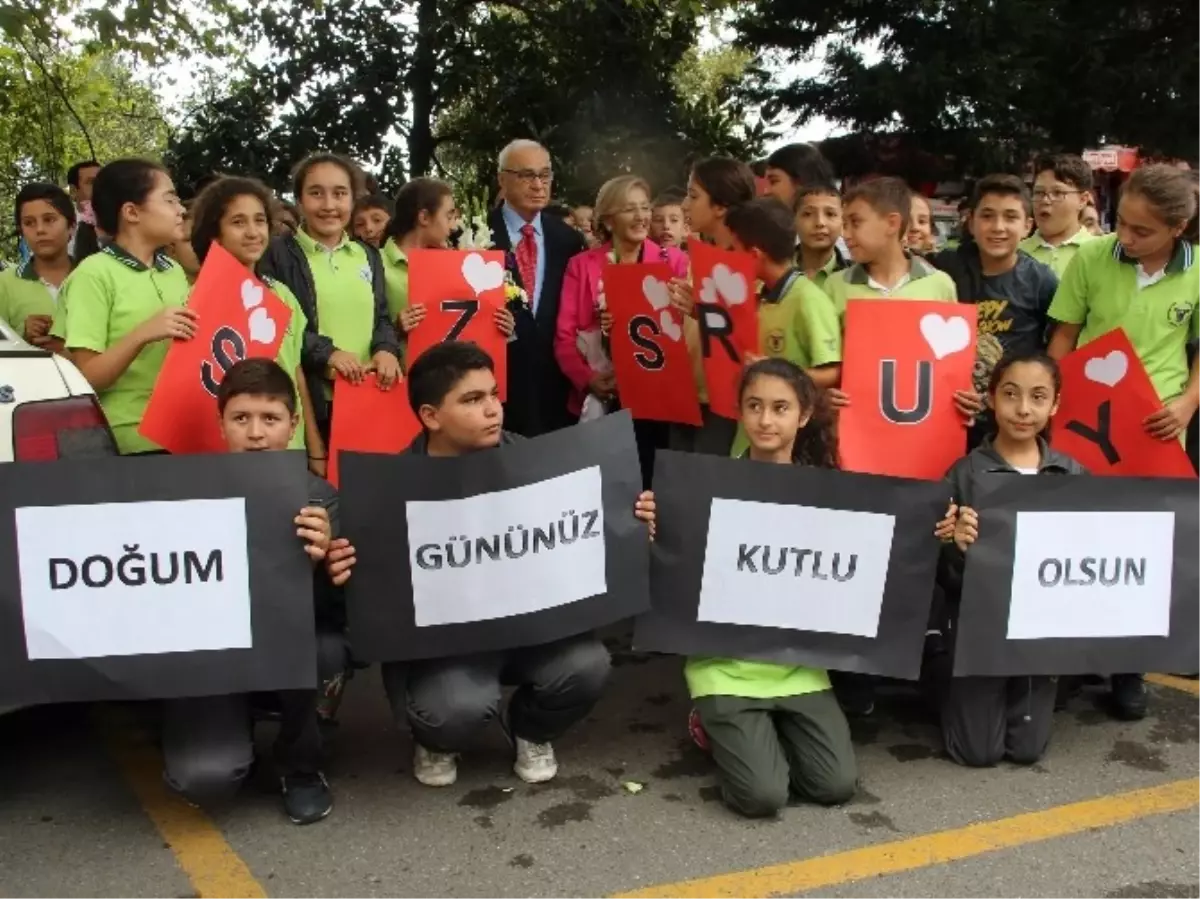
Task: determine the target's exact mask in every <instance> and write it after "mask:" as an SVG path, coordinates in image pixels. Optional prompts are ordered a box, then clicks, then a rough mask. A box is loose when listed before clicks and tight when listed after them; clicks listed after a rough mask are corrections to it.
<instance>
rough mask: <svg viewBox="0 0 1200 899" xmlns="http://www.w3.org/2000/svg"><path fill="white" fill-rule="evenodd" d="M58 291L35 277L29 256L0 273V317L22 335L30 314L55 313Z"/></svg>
mask: <svg viewBox="0 0 1200 899" xmlns="http://www.w3.org/2000/svg"><path fill="white" fill-rule="evenodd" d="M60 292H61V288H59V289H55V288H53V287H51V286H50V285H49V284H47V283H46V282H45V281H43V280H42V279H41V278H39V277H38V274H37V272H36V271H34V268H33V258H32V257H30V258H29V259H27V260H25V261H24V262H22V263H21V264H20V265H18V266H14V267H12V268H7V269H5V270H4V271H3V273H0V318H2V319H4V320H5V321H6V322H8V323H9V325H10V326H11V327H12V329H13V330H14V331H16V332H17V333H18V334H20V335H22V336H24V334H25V319H27V318H29V316H31V315H50V316H53V315H54V314H55V312H56V311H57V309H58V294H59V293H60Z"/></svg>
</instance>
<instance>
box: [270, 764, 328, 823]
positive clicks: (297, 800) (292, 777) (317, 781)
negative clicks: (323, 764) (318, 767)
mask: <svg viewBox="0 0 1200 899" xmlns="http://www.w3.org/2000/svg"><path fill="white" fill-rule="evenodd" d="M281 780H282V781H283V810H284V811H285V812H287V816H288V817H289V818H290V819H291V820H292V823H293V824H312V823H313V822H315V821H320V820H321V819H322V818H324V817H326V816H327V815H328V814H329V813H330V812H331V811H333V793H332V791H331V790H330V789H329V783H328V782H327V781H326V780H325V775H324V774H321V773H320V772H319V771H318V772H317V773H316V774H288V775H286V776H285V777H283V778H281Z"/></svg>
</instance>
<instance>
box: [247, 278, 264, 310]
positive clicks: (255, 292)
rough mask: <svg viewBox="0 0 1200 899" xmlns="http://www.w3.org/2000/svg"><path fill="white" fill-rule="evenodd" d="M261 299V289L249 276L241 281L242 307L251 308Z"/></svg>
mask: <svg viewBox="0 0 1200 899" xmlns="http://www.w3.org/2000/svg"><path fill="white" fill-rule="evenodd" d="M262 301H263V289H262V287H261V286H260V285H258V284H255V283H254V282H253V281H251V280H250V279H249V278H247V279H246V280H245V281H243V282H242V308H243V309H253V308H254V307H255V306H257V305H259V304H260V303H262Z"/></svg>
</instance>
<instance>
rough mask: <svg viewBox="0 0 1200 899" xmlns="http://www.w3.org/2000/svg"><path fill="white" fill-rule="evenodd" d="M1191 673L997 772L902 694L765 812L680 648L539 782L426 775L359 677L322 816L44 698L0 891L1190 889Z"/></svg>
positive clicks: (593, 720) (489, 769) (631, 662)
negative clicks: (807, 787)
mask: <svg viewBox="0 0 1200 899" xmlns="http://www.w3.org/2000/svg"><path fill="white" fill-rule="evenodd" d="M1188 683H1189V682H1181V683H1178V684H1177V685H1176V686H1177V687H1181V688H1182V689H1176V688H1168V687H1164V686H1154V687H1153V688H1152V697H1151V712H1150V716H1149V717H1148V718H1147V719H1146V720H1145V721H1143V722H1140V723H1136V724H1124V723H1119V722H1115V721H1111V720H1109V718H1108V717H1107V715H1105V713H1104V711H1103V709H1102V707H1101V696H1100V694H1099V693H1098V692H1096V691H1093V690H1089V691H1086V692H1085V693H1084V694H1083V695H1082V696H1080V697H1078V698H1076V699H1075V700H1074V701H1073V702H1072V704H1071V706H1070V707H1069V708H1068V709H1067V710H1066V711H1064V712H1060V713H1059V714H1058V715H1057V717H1056V722H1055V733H1054V739H1053V743H1052V745H1051V748H1050V751H1049V753H1048V755H1047V756H1046V758H1045V759H1044V760H1043V761H1042V762H1041V763H1040V764H1037V765H1034V766H1031V767H1028V768H1021V767H1016V766H1012V765H1007V764H1005V765H1001V766H999V767H997V768H995V769H990V770H967V769H963V768H960V767H958V766H956V765H954V764H952V763H950V762H949V761H948V760H946V759H945V757H944V756H943V755H942V752H941V749H940V746H939V741H938V735H937V729H936V727H935V726H934V723H933V721H932V720H931V719H930V717H929V715H928V713H927V712H926V710H925V709H924V707H923V705H922V703H921V702H920V700H919V699H918V698H917V697H916V696H915V694H914V693H912V691H910V690H908V689H906V688H903V687H899V686H889V687H888V688H886V689H885V691H884V695H883V697H882V698H881V701H880V703H879V707H878V709H877V712H876V714H875V716H873V717H872V718H870V719H867V720H863V721H859V722H856V723H855V725H854V733H855V740H856V745H857V750H858V756H859V768H860V771H861V776H862V783H861V788H860V790H859V793H858V795H857V796H856V798H855V799H854V800H853V801H852V802H850V803H848V804H847V805H845V806H842V807H839V808H832V809H822V808H815V807H811V806H801V805H798V806H794V807H791V808H789V809H787V810H786V811H785V812H784V813H783V814H782V815H781V816H780V817H779V818H778V819H776V820H772V821H746V820H743V819H741V818H739V817H737V816H736V815H734V814H733V813H731V812H730V811H728V810H727V809H725V808H724V806H723V805H722V804H721V802H720V799H719V795H718V790H717V787H716V781H715V778H714V773H713V769H712V766H711V764H710V762H709V760H708V759H707V757H705V756H704V755H703V754H701V753H700V752H699V751H698V750H696V749H695V748H694V747H693V746H692V745H691V743H690V741H689V740H688V738H687V735H686V729H685V719H686V715H687V711H688V707H689V704H688V701H687V696H686V691H685V689H684V686H683V680H682V675H681V663H680V661H679V660H677V659H662V658H650V657H647V656H642V655H639V654H636V653H632V652H629V651H627V650H620V649H619V650H618V651H617V654H616V656H615V667H614V671H613V681H612V684H611V688H610V690H609V691H608V693H607V694H606V696H605V698H604V700H603V701H602V702H601V704H600V705H599V706H598V707H597V708H596V709H595V711H594V712H593V714H592V715H591V717H590V718H589V720H588V721H587V722H586V723H585V724H584V725H583V726H581V727H579V728H577V729H576V730H575V731H574V732H572V733H571V734H570V735H568V737H566V738H565V739H563V740H562V741H560V743H559V744H557V747H556V748H557V750H558V755H559V761H560V773H559V776H558V778H557V779H556V780H555V781H554V782H552V783H550V784H546V785H542V786H529V785H526V784H524V783H522V782H521V781H519V780H518V779H517V778H516V776H515V775H513V773H512V771H511V767H510V766H511V758H510V756H509V754H508V751H507V747H506V744H505V742H504V740H503V737H502V735H501V733H500V730H499V728H498V727H497V728H495V729H494V730H493V732H491V733H489V734H487V735H486V737H485V739H483V740H482V741H481V742H480V745H479V746H478V748H477V749H476V750H475V751H474V752H472V753H470V754H469V755H467V756H466V757H464V758H463V760H462V761H461V763H460V768H459V781H458V783H457V784H456V785H455V786H453V787H449V788H445V789H440V790H435V789H429V788H426V787H422V786H420V785H419V784H417V783H416V782H415V781H414V780H413V779H412V775H411V748H412V747H411V741H410V739H409V736H408V734H407V733H406V732H404V731H403V730H401V729H398V728H397V727H396V726H395V725H394V724H393V722H392V721H391V720H390V717H389V714H388V709H387V704H386V702H385V700H384V697H383V692H382V687H381V685H380V683H379V679H378V675H377V673H376V672H375V671H366V672H361V673H360V674H359V675H358V676H357V677H356V678H355V679H354V680H353V681H352V682H351V684H350V687H349V689H348V692H347V698H346V701H345V704H344V705H343V708H342V712H341V715H340V724H339V726H338V728H337V732H336V734H335V735H334V737H333V739H332V741H331V745H330V749H331V753H332V760H331V762H330V764H329V767H328V774H329V777H330V781H331V783H332V785H333V787H334V790H335V793H336V807H335V809H334V812H333V814H332V815H331V816H330V817H329V818H328V819H327V820H325V821H323V822H321V823H319V824H316V825H313V826H310V827H296V826H294V825H292V824H290V823H288V821H287V820H286V819H285V818H284V817H283V815H282V814H281V811H280V806H279V799H278V796H277V794H276V793H275V792H274V790H273V781H272V776H271V773H270V771H269V768H268V767H267V766H266V765H264V766H263V767H262V769H261V770H259V771H258V772H256V774H255V776H254V779H253V781H252V782H251V783H248V784H247V785H246V787H245V789H244V790H243V792H242V794H241V795H240V796H239V797H238V800H237V802H236V803H234V804H233V805H231V806H229V807H227V808H221V809H214V810H206V812H205V813H203V814H202V813H200V812H197V811H195V810H193V809H191V808H189V807H187V806H186V805H184V804H183V803H181V802H179V801H178V800H176V799H174V798H173V797H170V796H168V795H167V794H166V793H165V792H164V791H162V789H161V781H160V779H159V777H158V768H157V764H158V763H157V759H156V757H155V751H154V748H153V744H152V741H151V740H150V739H149V738H148V736H147V732H146V731H144V730H143V729H142V728H141V726H140V725H139V723H138V716H137V715H136V714H132V713H131V711H130V710H129V709H128V708H113V707H82V706H79V707H59V708H53V709H40V710H32V711H26V712H21V713H17V714H14V715H9V716H5V717H3V718H0V845H2V846H3V852H2V854H0V894H2V895H6V896H109V895H112V896H118V895H119V896H168V897H170V896H197V895H200V896H212V895H270V896H438V895H446V896H573V895H584V896H589V895H590V896H602V895H610V894H616V893H625V892H632V891H642V892H643V894H645V895H650V894H657V895H693V894H694V895H763V894H767V893H774V894H780V895H802V894H806V891H807V892H808V893H811V894H813V895H830V896H939V895H940V896H1106V897H1107V896H1111V897H1132V896H1197V895H1200V886H1198V884H1200V871H1198V868H1200V850H1198V846H1197V833H1198V820H1197V801H1198V798H1200V797H1198V789H1197V782H1196V780H1195V778H1196V777H1197V773H1198V771H1197V769H1198V767H1200V765H1198V759H1197V729H1198V720H1197V719H1198V715H1197V712H1198V707H1197V698H1196V695H1195V694H1194V693H1189V692H1186V688H1187V684H1188ZM1191 683H1193V684H1194V682H1191ZM1193 689H1194V688H1193ZM260 731H261V733H260V744H261V746H262V747H263V748H264V749H266V748H267V747H269V745H270V744H269V740H270V737H271V729H270V727H269V726H263V727H261V728H260ZM268 757H269V753H268ZM1016 816H1024V817H1016ZM1014 817H1016V819H1015V821H1014V820H1013V819H1014ZM691 881H696V883H692V884H691V885H689V884H688V883H687V882H691Z"/></svg>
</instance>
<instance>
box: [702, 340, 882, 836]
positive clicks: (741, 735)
mask: <svg viewBox="0 0 1200 899" xmlns="http://www.w3.org/2000/svg"><path fill="white" fill-rule="evenodd" d="M738 396H739V404H740V407H741V425H742V428H743V429H744V430H745V433H746V436H747V437H748V438H749V441H750V447H749V449H748V450H747V451H746V452H745V454H744V455H743V456H742V458H748V459H751V460H753V461H755V462H773V463H777V464H782V465H792V464H795V465H814V466H817V467H819V468H837V467H838V454H837V438H836V436H835V433H834V426H833V420H832V417H831V414H830V411H829V409H828V407H826V406H825V403H824V400H823V399H822V397H821V392H820V391H819V390H818V388H817V386H816V384H814V383H813V380H812V378H811V377H809V376H808V375H807V374H806V373H805V372H804V370H803V369H801V368H800V367H799V366H797V365H795V364H793V363H791V362H788V361H787V360H785V359H763V360H760V361H758V362H755V363H754V364H753V365H750V366H749V367H747V368H746V370H745V373H744V374H743V375H742V382H741V386H740V389H739V391H738ZM684 676H685V677H686V678H687V683H688V690H689V691H690V693H691V695H692V699H693V700H695V703H696V708H695V711H693V713H692V719H693V720H692V722H691V726H692V731H693V734H695V735H697V736H700V738H701V739H705V738H706V739H705V742H707V744H708V746H709V748H711V750H712V756H713V760H714V761H715V762H716V763H717V770H718V772H719V774H720V778H721V793H722V796H723V797H724V799H725V802H726V804H727V805H729V806H730V807H731V808H733V809H734V810H735V811H738V812H741V813H742V814H743V815H747V816H750V817H762V816H769V815H774V814H775V813H776V812H778V811H779V810H780V809H781V808H783V806H784V805H786V804H787V801H788V796H789V793H790V794H794V795H796V796H798V797H800V798H801V799H805V800H808V801H810V802H816V803H819V804H821V805H836V804H837V803H840V802H845V801H846V800H848V799H849V798H850V797H851V796H853V795H854V790H855V784H856V781H857V779H858V768H857V765H856V763H855V759H854V746H853V745H852V744H851V742H850V726H849V724H848V723H847V722H846V716H845V714H843V712H842V709H841V706H839V705H838V700H837V697H836V696H834V693H833V689H832V688H831V686H830V683H829V675H828V674H827V673H826V672H825V671H823V670H821V669H817V668H805V667H801V666H795V665H778V664H774V663H771V662H755V661H749V660H744V659H718V658H701V657H693V658H690V659H688V661H687V665H686V666H685V667H684ZM701 729H702V736H701ZM699 741H700V740H698V742H699Z"/></svg>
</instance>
